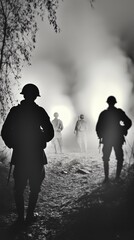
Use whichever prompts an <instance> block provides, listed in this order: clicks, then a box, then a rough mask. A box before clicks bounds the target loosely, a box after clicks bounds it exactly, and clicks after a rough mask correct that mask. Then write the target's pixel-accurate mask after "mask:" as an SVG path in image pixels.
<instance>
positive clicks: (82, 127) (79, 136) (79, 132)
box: [74, 114, 88, 152]
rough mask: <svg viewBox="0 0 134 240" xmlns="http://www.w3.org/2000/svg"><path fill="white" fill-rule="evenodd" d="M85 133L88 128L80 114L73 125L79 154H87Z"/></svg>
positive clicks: (82, 115)
mask: <svg viewBox="0 0 134 240" xmlns="http://www.w3.org/2000/svg"><path fill="white" fill-rule="evenodd" d="M87 131H88V126H87V122H86V120H85V116H84V114H80V115H79V117H78V120H77V122H76V124H75V128H74V134H75V135H76V140H77V143H78V146H79V148H80V152H87Z"/></svg>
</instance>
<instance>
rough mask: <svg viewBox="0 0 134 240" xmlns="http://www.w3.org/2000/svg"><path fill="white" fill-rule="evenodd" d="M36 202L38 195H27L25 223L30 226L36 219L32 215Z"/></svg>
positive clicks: (35, 216)
mask: <svg viewBox="0 0 134 240" xmlns="http://www.w3.org/2000/svg"><path fill="white" fill-rule="evenodd" d="M37 200H38V193H32V192H31V193H30V195H29V203H28V209H27V216H26V223H27V224H30V223H32V222H34V221H35V220H36V219H37V215H34V209H35V207H36V203H37Z"/></svg>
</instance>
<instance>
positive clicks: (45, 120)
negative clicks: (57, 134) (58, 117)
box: [41, 108, 54, 142]
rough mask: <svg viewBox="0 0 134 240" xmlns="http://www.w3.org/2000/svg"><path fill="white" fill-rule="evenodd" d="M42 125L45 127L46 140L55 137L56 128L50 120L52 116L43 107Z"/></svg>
mask: <svg viewBox="0 0 134 240" xmlns="http://www.w3.org/2000/svg"><path fill="white" fill-rule="evenodd" d="M41 127H42V129H43V132H44V136H45V140H46V142H49V141H51V140H52V139H53V137H54V128H53V125H52V123H51V121H50V117H49V116H48V114H47V112H46V111H45V110H44V109H43V108H42V109H41Z"/></svg>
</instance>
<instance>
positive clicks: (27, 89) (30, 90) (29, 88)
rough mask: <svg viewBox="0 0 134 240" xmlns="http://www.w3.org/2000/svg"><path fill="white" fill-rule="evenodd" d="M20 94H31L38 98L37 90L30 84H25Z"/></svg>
mask: <svg viewBox="0 0 134 240" xmlns="http://www.w3.org/2000/svg"><path fill="white" fill-rule="evenodd" d="M20 94H23V95H25V94H33V95H35V96H36V97H40V93H39V89H38V88H37V87H36V85H34V84H32V83H28V84H26V85H25V86H24V87H23V88H22V91H21V93H20Z"/></svg>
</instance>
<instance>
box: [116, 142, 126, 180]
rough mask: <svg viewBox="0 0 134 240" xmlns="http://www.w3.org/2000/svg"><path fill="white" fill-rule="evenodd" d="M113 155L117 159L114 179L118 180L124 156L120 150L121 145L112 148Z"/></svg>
mask: <svg viewBox="0 0 134 240" xmlns="http://www.w3.org/2000/svg"><path fill="white" fill-rule="evenodd" d="M114 150H115V155H116V159H117V168H116V179H119V177H120V174H121V170H122V167H123V161H124V154H123V149H122V144H118V145H116V146H114Z"/></svg>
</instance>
